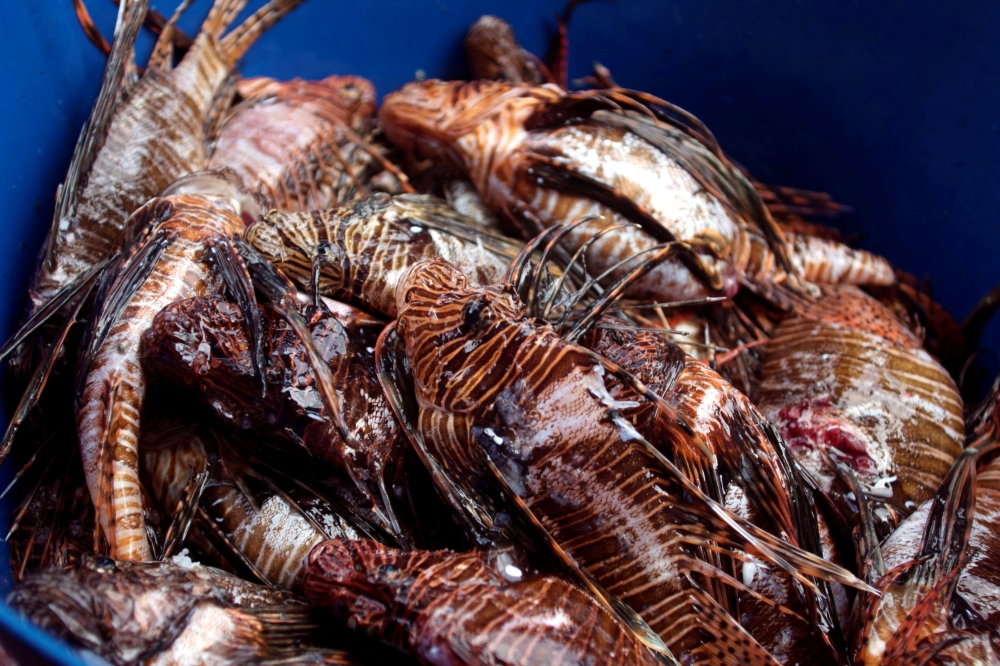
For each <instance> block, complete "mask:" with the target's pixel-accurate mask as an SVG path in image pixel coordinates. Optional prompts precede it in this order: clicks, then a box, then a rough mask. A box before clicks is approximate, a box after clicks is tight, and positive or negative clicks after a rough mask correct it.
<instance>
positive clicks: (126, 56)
mask: <svg viewBox="0 0 1000 666" xmlns="http://www.w3.org/2000/svg"><path fill="white" fill-rule="evenodd" d="M120 7H121V10H120V12H121V14H120V15H121V22H120V24H119V26H118V28H117V29H116V30H115V38H114V41H113V43H112V45H111V55H110V56H109V58H108V64H107V66H106V67H105V68H104V78H103V80H102V82H101V91H100V92H99V93H98V94H97V101H95V102H94V108H93V110H92V111H91V112H90V119H89V120H87V123H86V125H84V126H83V130H81V132H80V138H79V140H78V141H77V143H76V148H75V149H74V150H73V159H72V161H70V165H69V169H68V170H67V172H66V179H65V180H64V181H63V182H62V184H61V185H60V186H59V189H58V190H57V191H56V206H55V212H54V213H53V216H52V227H51V228H50V229H49V237H48V239H47V241H46V243H47V246H46V249H45V261H46V264H47V265H48V268H49V270H54V269H55V268H56V266H55V260H56V250H57V246H58V243H57V242H56V241H57V239H58V238H59V237H60V235H61V230H62V225H61V223H62V221H63V220H66V221H67V222H68V221H69V220H71V219H72V218H73V217H74V216H75V215H76V204H77V197H78V196H79V193H80V191H81V190H82V189H83V185H84V184H85V183H86V181H87V178H88V177H89V175H90V170H91V167H93V165H94V160H96V159H97V153H98V152H100V150H101V148H102V147H103V146H104V142H105V141H106V140H107V138H108V130H109V129H110V127H111V121H112V119H113V118H114V114H115V110H116V108H117V107H118V103H119V101H120V100H121V98H122V96H123V95H124V94H125V93H126V92H127V91H126V90H125V72H126V70H127V68H128V67H127V66H128V64H129V63H132V61H133V56H134V52H133V47H134V46H135V39H136V36H137V35H138V34H139V28H140V26H141V25H142V20H143V18H144V17H145V15H146V10H147V9H148V7H149V0H132V1H130V0H122V4H121V5H120ZM133 66H134V65H133Z"/></svg>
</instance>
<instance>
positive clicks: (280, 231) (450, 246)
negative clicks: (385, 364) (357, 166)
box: [246, 194, 509, 317]
mask: <svg viewBox="0 0 1000 666" xmlns="http://www.w3.org/2000/svg"><path fill="white" fill-rule="evenodd" d="M435 218H443V219H446V220H454V219H456V218H461V219H462V220H463V221H464V223H465V224H467V225H472V224H474V223H472V221H471V220H468V219H467V218H462V216H460V215H458V214H457V213H455V211H453V210H452V209H451V208H449V207H448V205H447V204H445V203H444V202H443V201H441V200H439V199H436V198H434V197H427V196H421V195H406V194H404V195H398V196H395V197H389V196H388V195H385V194H378V195H375V196H373V197H371V198H370V199H368V200H365V201H362V202H360V203H358V204H356V205H353V206H344V207H341V208H337V209H333V210H329V211H312V212H308V213H296V214H289V213H280V212H277V211H271V212H269V213H267V214H266V215H264V216H262V217H261V218H260V219H259V220H258V221H257V222H255V223H254V224H252V225H251V226H250V228H249V229H247V232H246V238H247V240H248V241H249V242H250V243H251V244H252V245H253V246H254V247H255V248H256V249H257V250H258V251H259V252H261V253H262V254H263V255H264V256H265V257H267V259H268V260H269V261H271V262H272V263H274V264H276V265H277V266H280V267H281V268H282V270H284V271H285V272H286V273H287V274H288V275H289V276H290V277H292V278H293V279H294V280H295V281H296V282H298V283H299V285H301V286H302V287H304V288H307V289H308V288H309V287H310V284H311V280H312V277H311V276H312V258H313V255H314V254H316V253H317V251H319V250H320V249H322V248H329V249H327V250H326V251H325V255H324V256H326V257H327V259H326V260H324V262H323V265H322V272H321V274H320V281H319V285H320V292H321V293H322V294H323V295H325V296H330V297H332V298H336V299H339V300H344V301H348V302H352V303H356V304H359V305H361V306H362V307H364V308H365V309H367V310H373V311H375V312H379V313H381V314H384V315H386V316H389V317H395V316H396V299H395V290H396V284H397V282H398V281H399V276H400V274H401V273H402V272H403V271H404V270H405V269H406V268H408V267H409V266H411V265H413V264H414V263H416V262H418V261H421V260H424V259H443V260H446V261H449V262H451V263H452V264H454V265H456V266H458V267H459V268H460V269H462V270H463V271H465V272H466V273H467V274H468V275H469V276H470V277H471V278H472V279H473V280H474V282H475V283H476V284H495V283H497V282H499V281H500V278H501V277H502V276H503V273H504V271H505V270H506V268H507V264H508V262H509V258H508V257H506V256H499V255H497V254H495V253H493V252H490V251H489V250H487V249H486V248H484V247H483V246H482V245H480V244H477V243H475V242H472V241H466V240H463V239H460V238H458V237H456V236H455V235H452V234H449V233H445V232H442V231H438V230H436V229H433V228H430V227H426V226H421V221H422V220H423V219H429V220H434V219H435Z"/></svg>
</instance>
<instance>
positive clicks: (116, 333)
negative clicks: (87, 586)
mask: <svg viewBox="0 0 1000 666" xmlns="http://www.w3.org/2000/svg"><path fill="white" fill-rule="evenodd" d="M232 206H233V204H232V202H231V200H229V199H228V198H225V197H212V196H187V195H177V196H171V197H166V198H162V199H157V200H155V201H153V202H150V204H148V209H149V210H157V211H160V212H159V213H158V217H157V220H159V221H158V222H157V223H155V224H153V225H151V226H150V227H149V228H148V229H147V230H146V232H145V233H146V235H145V237H144V238H140V239H139V240H138V241H137V243H136V245H135V247H134V248H133V249H132V250H131V251H130V252H131V253H133V255H134V254H135V253H138V252H141V250H142V248H143V247H145V246H146V245H147V244H149V243H157V242H161V241H162V242H165V249H164V250H163V251H162V254H161V255H160V256H159V258H158V259H157V260H156V262H155V265H153V267H152V269H151V271H150V272H149V275H148V277H146V279H145V280H144V281H143V283H142V284H141V285H138V288H136V289H135V291H134V293H133V295H132V296H131V298H130V299H129V300H128V302H127V305H125V307H124V309H123V310H122V312H121V314H120V316H119V317H118V319H117V320H116V321H115V322H114V323H113V324H112V325H111V327H110V329H109V332H108V335H107V337H106V339H105V341H104V343H103V344H102V345H101V347H100V348H99V349H98V350H97V353H96V355H95V356H94V359H93V362H92V364H91V365H90V367H89V368H87V369H86V379H85V382H84V385H83V390H82V393H81V395H80V398H79V405H78V408H77V433H78V435H79V440H80V450H81V453H82V458H83V467H84V472H85V475H86V479H87V486H88V488H89V490H90V494H91V498H92V499H93V501H94V504H95V506H98V507H100V512H101V521H102V528H103V531H104V534H105V536H106V538H107V540H108V542H109V544H110V546H111V552H112V553H113V554H115V556H116V558H117V559H123V560H147V559H150V558H151V557H152V551H151V550H150V545H149V542H148V539H147V536H146V533H145V526H144V518H143V508H142V502H141V493H140V488H139V477H138V460H137V457H136V456H137V444H138V437H139V419H140V412H141V411H142V404H143V400H144V397H145V393H146V377H145V373H144V371H143V369H142V367H141V365H140V363H139V344H140V341H141V337H142V334H143V333H144V332H145V330H146V329H147V328H149V326H150V324H152V322H153V318H154V317H155V316H156V314H157V313H158V312H159V311H160V310H162V309H163V308H165V307H166V306H167V305H169V304H171V303H173V302H175V301H179V300H183V299H185V298H192V297H195V296H204V295H206V294H213V293H214V294H221V283H220V280H219V278H218V277H217V276H216V275H215V274H214V272H213V270H212V268H211V266H210V265H209V264H208V263H207V262H205V261H203V259H204V253H205V252H206V250H207V248H208V246H209V244H210V243H212V242H217V241H222V242H225V241H228V239H230V238H232V237H233V236H234V235H235V234H237V233H240V232H241V231H242V228H243V223H242V222H241V220H240V219H239V218H238V217H237V216H236V215H235V213H234V212H233V207H232ZM146 209H147V207H144V209H143V210H146ZM115 279H116V281H117V280H127V279H129V278H128V276H126V275H120V276H118V277H117V278H115ZM108 458H110V460H111V461H112V464H111V469H112V474H111V475H110V478H109V475H108V471H107V470H108V466H107V463H106V460H107V459H108ZM107 484H110V487H111V489H112V490H111V493H110V497H111V498H112V502H111V506H108V502H107V501H106V499H107V495H106V492H107V488H106V485H107ZM112 516H113V517H114V518H113V521H112V518H111V517H112Z"/></svg>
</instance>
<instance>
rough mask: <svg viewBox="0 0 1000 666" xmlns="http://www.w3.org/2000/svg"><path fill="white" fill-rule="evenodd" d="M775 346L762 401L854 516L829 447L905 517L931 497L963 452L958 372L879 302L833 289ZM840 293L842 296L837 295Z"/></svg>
mask: <svg viewBox="0 0 1000 666" xmlns="http://www.w3.org/2000/svg"><path fill="white" fill-rule="evenodd" d="M823 294H824V297H823V298H821V299H819V300H818V301H817V302H816V303H815V304H813V305H812V306H810V309H809V310H808V311H805V312H804V316H803V317H798V318H793V319H790V320H787V321H786V322H784V323H782V324H781V325H780V326H779V327H778V328H777V329H776V330H775V332H774V336H773V338H772V340H771V341H770V342H769V343H768V345H767V348H766V350H767V351H766V360H765V365H764V368H763V370H762V377H763V378H762V381H761V384H760V391H759V400H758V403H757V404H758V407H759V408H760V410H761V412H762V413H763V414H764V415H765V416H766V417H768V419H769V420H770V421H771V422H773V423H774V424H775V425H776V426H778V428H779V430H780V431H781V433H782V436H783V437H784V439H785V441H787V442H788V443H789V445H790V446H791V448H792V451H793V452H794V453H795V455H796V457H797V458H798V460H799V462H800V463H802V465H803V466H805V468H806V469H807V470H809V472H810V473H812V475H813V476H814V477H816V478H817V479H818V480H819V481H820V485H821V486H822V487H823V488H824V490H826V491H827V492H832V494H833V496H835V497H838V498H839V499H836V502H837V504H838V506H839V508H840V509H841V511H842V512H843V513H844V515H845V516H851V515H854V510H853V509H851V506H850V504H851V500H850V499H849V498H847V497H846V494H847V493H848V492H849V491H848V490H846V489H844V487H843V486H842V485H840V484H839V482H837V481H836V478H835V476H836V475H835V474H834V471H833V469H832V468H831V467H830V466H829V464H828V463H827V461H826V454H825V453H824V451H826V450H830V451H831V453H832V454H833V455H836V456H838V458H839V459H841V460H842V461H843V462H846V463H848V464H849V465H850V466H851V468H852V470H853V472H854V473H855V474H856V475H857V477H858V479H859V481H860V482H861V483H862V484H864V485H865V486H867V487H869V488H870V489H872V492H871V493H870V496H878V497H879V498H880V499H885V500H886V501H887V502H888V504H889V505H891V507H892V510H893V511H894V512H896V513H898V514H901V515H903V516H905V515H907V514H909V513H910V512H911V511H913V509H915V508H916V506H917V505H918V504H920V503H921V502H923V501H925V500H927V499H928V498H929V497H930V496H931V494H932V493H933V492H934V491H935V490H936V489H937V487H938V485H939V484H940V482H941V479H942V478H943V477H944V475H945V473H946V472H947V471H948V469H949V468H950V467H951V465H952V462H954V460H955V458H956V456H958V454H959V453H960V452H961V450H962V448H963V442H964V435H965V429H964V424H963V420H962V419H963V407H962V400H961V397H960V396H959V393H958V389H957V387H956V386H955V383H954V381H953V380H952V379H951V377H950V376H949V375H948V373H947V372H946V371H945V370H944V369H943V368H942V367H941V366H940V365H939V364H938V363H937V362H936V361H935V360H934V359H933V358H931V356H930V355H929V354H928V353H927V352H925V351H924V350H923V349H921V348H920V346H919V339H917V338H916V337H915V336H914V335H913V334H912V333H910V332H909V331H907V330H906V329H905V328H904V327H903V326H902V325H901V324H900V323H899V322H898V321H896V320H895V319H894V318H893V317H892V315H891V314H890V313H888V311H886V310H885V309H884V308H882V307H881V306H880V305H879V304H878V303H877V302H875V301H874V300H873V299H870V298H869V297H867V296H865V295H863V294H861V292H858V291H856V290H843V289H840V290H837V291H832V290H824V292H823ZM838 294H839V298H837V297H836V296H837V295H838Z"/></svg>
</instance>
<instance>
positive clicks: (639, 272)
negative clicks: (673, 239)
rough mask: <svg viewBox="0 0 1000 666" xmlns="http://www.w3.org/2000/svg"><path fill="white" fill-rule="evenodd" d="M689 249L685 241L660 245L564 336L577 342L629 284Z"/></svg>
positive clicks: (589, 308) (597, 301) (612, 287)
mask: <svg viewBox="0 0 1000 666" xmlns="http://www.w3.org/2000/svg"><path fill="white" fill-rule="evenodd" d="M687 249H688V248H687V246H686V245H684V244H683V243H670V244H668V245H666V246H658V247H657V250H656V251H655V252H653V253H651V256H649V257H648V258H646V259H644V260H642V261H641V262H639V265H638V266H636V267H635V268H633V269H632V270H630V271H629V272H628V273H626V274H625V275H623V276H622V277H621V279H619V280H618V281H617V282H616V283H615V284H613V285H611V286H610V287H609V288H608V290H607V291H606V292H605V293H604V294H603V295H602V296H601V297H600V298H599V299H597V300H595V301H594V302H593V303H592V304H591V305H590V307H588V308H587V311H586V312H585V313H584V315H583V316H582V317H580V319H578V320H577V322H576V324H574V326H573V329H572V330H571V331H570V332H569V333H567V334H566V335H565V336H564V339H565V340H567V341H568V342H575V341H576V340H579V339H580V337H581V336H583V335H584V334H585V333H586V332H587V331H589V330H590V328H591V326H593V325H594V324H596V323H597V322H598V321H599V320H600V318H601V317H602V316H603V315H604V313H605V312H607V310H608V308H610V307H611V306H612V305H614V304H615V303H616V302H617V301H618V299H620V298H621V297H622V295H623V294H624V293H625V290H626V289H628V288H629V286H631V285H632V284H633V283H635V282H636V281H637V280H640V279H642V278H643V277H644V276H645V275H646V274H648V273H649V272H650V271H651V270H653V269H654V268H656V267H657V266H659V265H660V264H661V263H663V262H664V261H666V260H667V259H669V258H670V257H674V256H678V255H681V256H683V255H684V254H685V251H686V250H687ZM635 256H638V253H636V255H635Z"/></svg>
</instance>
